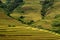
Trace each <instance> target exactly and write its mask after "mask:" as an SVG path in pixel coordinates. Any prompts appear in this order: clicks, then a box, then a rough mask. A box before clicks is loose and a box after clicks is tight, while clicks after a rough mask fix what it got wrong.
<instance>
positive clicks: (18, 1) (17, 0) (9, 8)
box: [0, 0, 23, 17]
mask: <svg viewBox="0 0 60 40" xmlns="http://www.w3.org/2000/svg"><path fill="white" fill-rule="evenodd" d="M0 4H1V5H0V7H1V8H3V9H4V10H5V11H6V12H7V15H8V16H9V17H11V16H10V14H11V13H12V12H13V10H14V9H16V8H17V7H18V6H19V5H23V0H13V1H12V0H7V2H6V4H5V3H3V2H2V1H1V0H0Z"/></svg>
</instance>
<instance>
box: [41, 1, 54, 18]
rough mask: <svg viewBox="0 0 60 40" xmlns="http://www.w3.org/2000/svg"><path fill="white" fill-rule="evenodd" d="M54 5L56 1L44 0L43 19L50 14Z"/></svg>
mask: <svg viewBox="0 0 60 40" xmlns="http://www.w3.org/2000/svg"><path fill="white" fill-rule="evenodd" d="M53 4H54V0H44V1H43V2H42V9H41V15H42V18H44V17H45V15H46V13H47V12H48V9H49V8H51V7H52V5H53Z"/></svg>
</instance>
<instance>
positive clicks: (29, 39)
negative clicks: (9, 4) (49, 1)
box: [0, 0, 60, 40]
mask: <svg viewBox="0 0 60 40" xmlns="http://www.w3.org/2000/svg"><path fill="white" fill-rule="evenodd" d="M2 1H3V3H6V0H2ZM20 6H21V5H20ZM20 6H18V7H17V8H16V9H15V10H14V11H13V12H12V13H11V14H10V16H11V17H9V16H7V15H6V11H5V10H4V9H3V8H0V40H60V2H55V3H54V5H53V7H52V8H51V9H50V10H49V11H48V13H47V14H46V15H45V17H44V19H42V16H41V9H42V6H41V4H40V0H24V5H22V6H21V7H20Z"/></svg>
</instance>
